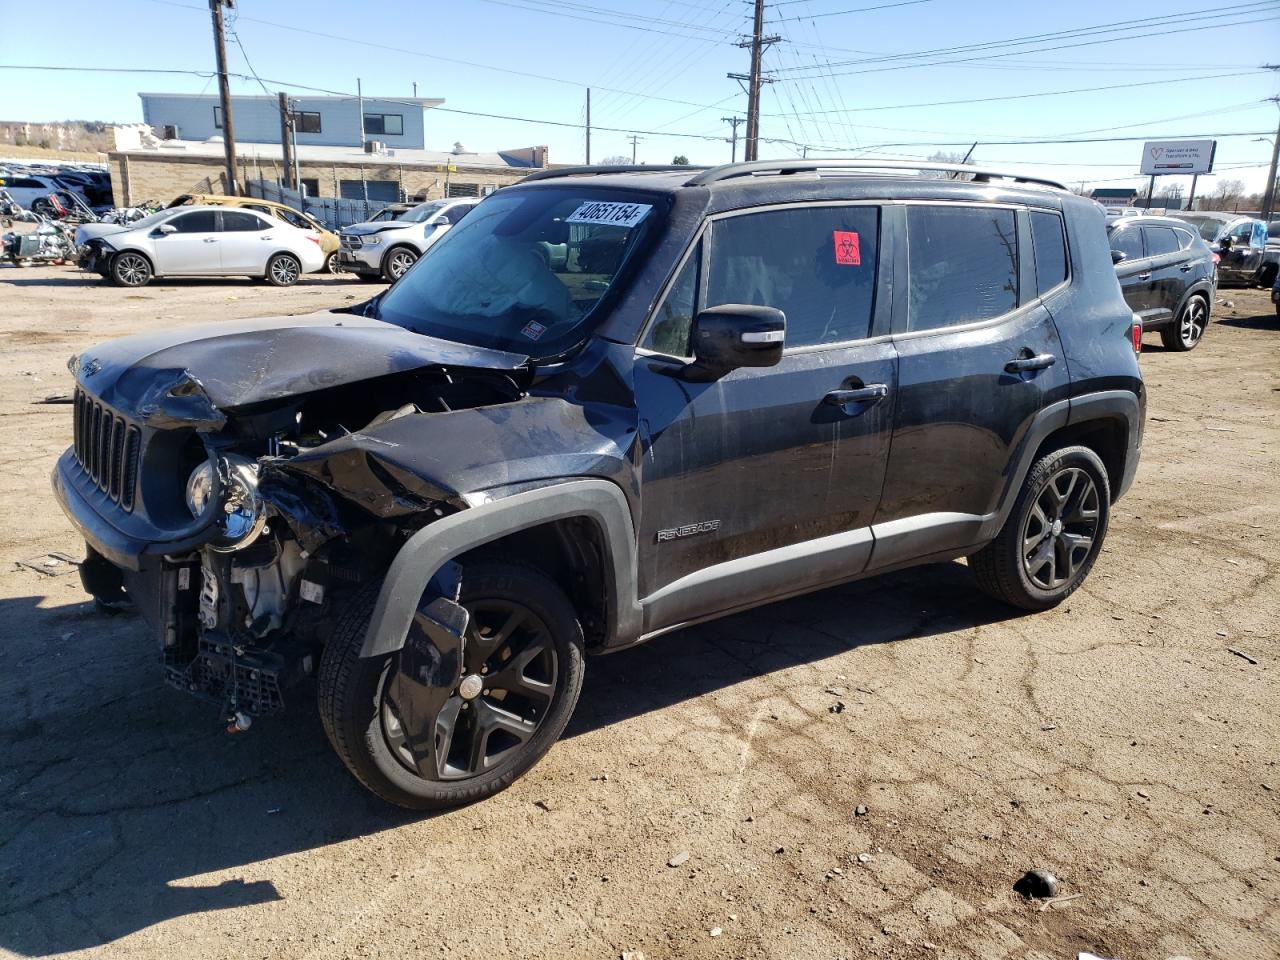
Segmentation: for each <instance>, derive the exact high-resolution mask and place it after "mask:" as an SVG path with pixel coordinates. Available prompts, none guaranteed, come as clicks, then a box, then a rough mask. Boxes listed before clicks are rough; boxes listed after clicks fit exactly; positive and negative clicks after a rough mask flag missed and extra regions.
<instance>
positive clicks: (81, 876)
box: [0, 266, 1280, 960]
mask: <svg viewBox="0 0 1280 960" xmlns="http://www.w3.org/2000/svg"><path fill="white" fill-rule="evenodd" d="M376 289H379V288H377V287H370V286H369V285H365V284H354V283H344V282H342V280H341V279H340V278H332V277H314V278H307V279H306V280H305V281H304V282H303V283H301V284H300V285H299V286H297V287H296V288H293V289H291V290H277V289H273V288H269V287H266V286H263V285H258V284H252V283H248V282H246V281H239V280H226V281H200V282H197V281H188V282H166V283H163V284H157V285H156V286H150V287H147V288H144V289H141V290H121V289H115V288H112V287H108V286H104V285H102V284H100V283H98V282H96V279H94V278H90V277H86V276H84V275H82V274H80V273H78V272H77V271H76V270H75V269H74V268H69V267H62V268H54V267H41V268H29V269H23V270H17V269H12V268H10V267H7V266H0V306H2V308H3V309H0V350H2V351H3V356H4V360H5V362H4V364H3V366H2V368H0V418H2V419H0V423H2V424H3V431H0V516H2V517H3V518H4V524H3V533H4V536H3V543H0V638H2V642H0V798H2V799H0V954H5V955H10V954H11V955H16V956H33V955H44V954H61V953H68V954H73V955H76V956H84V957H89V956H92V957H95V958H96V957H106V958H116V957H133V958H157V960H160V958H164V960H170V958H174V957H181V958H183V960H205V958H215V957H237V958H239V957H272V958H276V957H283V958H327V957H360V956H423V957H432V956H441V955H445V956H448V955H452V956H465V957H477V956H484V957H536V956H554V957H558V958H560V957H598V958H610V957H612V958H617V957H619V956H622V955H624V954H627V955H631V956H639V955H641V954H643V956H644V957H646V958H648V960H658V958H676V957H679V958H688V957H693V958H702V957H724V958H739V957H741V958H755V957H770V958H779V960H781V958H810V957H814V958H837V957H847V958H855V957H857V958H861V957H930V958H933V957H937V958H969V957H979V958H998V957H1016V958H1019V960H1022V958H1063V957H1068V958H1071V960H1074V958H1075V957H1076V955H1077V953H1078V952H1080V951H1088V952H1091V953H1095V954H1097V955H1099V956H1103V957H1110V958H1157V960H1164V958H1168V957H1172V956H1176V955H1185V956H1187V957H1195V958H1209V957H1213V958H1224V960H1225V958H1232V960H1235V958H1256V960H1262V958H1267V957H1275V956H1277V954H1278V948H1277V944H1280V909H1277V904H1278V901H1280V816H1278V814H1280V767H1278V766H1277V761H1278V760H1280V722H1278V721H1277V705H1280V687H1278V685H1277V680H1278V675H1277V673H1276V668H1277V658H1278V657H1280V643H1278V642H1277V637H1276V624H1277V621H1278V620H1280V591H1277V587H1276V579H1275V572H1276V565H1277V563H1280V547H1278V546H1277V536H1276V515H1277V508H1278V507H1280V464H1278V463H1277V460H1278V455H1280V443H1278V440H1280V416H1278V410H1280V403H1278V400H1280V394H1278V393H1277V389H1278V385H1277V378H1276V375H1277V371H1278V370H1280V324H1277V320H1276V316H1275V313H1274V308H1273V307H1272V306H1271V304H1270V303H1269V302H1268V300H1267V297H1266V295H1265V293H1263V292H1261V291H1224V296H1225V297H1226V298H1228V299H1230V300H1232V301H1233V302H1234V309H1231V308H1227V307H1225V306H1222V305H1219V306H1218V307H1217V308H1216V310H1215V320H1216V321H1217V322H1215V323H1214V324H1213V325H1212V326H1211V327H1210V328H1209V330H1208V332H1207V334H1206V336H1205V339H1204V341H1203V343H1202V344H1201V346H1200V347H1199V348H1197V349H1196V350H1195V351H1194V352H1193V353H1190V354H1176V353H1166V352H1164V351H1163V350H1162V349H1161V348H1160V347H1159V345H1158V338H1157V337H1155V336H1148V337H1147V350H1146V352H1145V353H1144V357H1143V367H1144V370H1145V372H1146V376H1147V378H1148V385H1149V388H1150V405H1149V410H1148V412H1149V415H1150V423H1149V424H1148V426H1147V433H1146V444H1145V449H1144V453H1143V460H1142V466H1141V468H1140V470H1139V472H1138V478H1137V482H1136V483H1135V486H1134V488H1133V490H1132V491H1131V492H1130V494H1129V495H1128V497H1126V499H1124V500H1123V501H1121V502H1120V504H1119V505H1118V508H1117V510H1116V512H1115V514H1114V517H1113V520H1112V525H1111V530H1110V535H1109V537H1108V539H1107V546H1106V549H1105V551H1104V553H1103V554H1102V556H1101V558H1100V559H1099V562H1098V564H1097V566H1096V568H1095V569H1094V572H1093V574H1092V576H1091V577H1090V579H1089V581H1088V582H1087V584H1086V585H1085V587H1084V588H1083V589H1082V590H1080V591H1079V592H1078V593H1077V594H1076V595H1075V596H1073V597H1072V598H1071V599H1070V601H1068V603H1066V604H1065V605H1064V606H1062V607H1060V608H1058V609H1057V610H1054V611H1051V612H1049V613H1044V614H1040V615H1034V616H1032V615H1026V614H1018V613H1014V612H1012V611H1010V610H1007V609H1004V608H1002V607H1000V606H997V605H995V604H994V603H992V602H989V601H988V600H986V599H984V598H983V597H982V596H980V595H979V594H977V593H976V591H975V590H974V588H973V585H972V581H971V578H970V575H969V573H968V571H967V570H966V568H965V566H964V565H963V564H962V563H951V564H941V565H935V566H930V567H926V568H923V569H918V570H912V571H907V572H902V573H896V574H892V575H889V576H885V577H881V578H879V579H876V580H872V581H868V582H863V583H858V584H853V585H850V586H846V587H841V588H838V589H833V590H828V591H825V592H823V593H818V594H814V595H811V596H808V597H802V598H799V599H795V600H790V601H787V602H785V603H778V604H774V605H772V606H769V607H765V608H762V609H759V610H756V611H753V612H751V613H747V614H744V615H741V616H736V617H731V618H729V619H726V620H722V621H719V622H716V623H712V624H708V625H706V626H702V627H698V628H696V629H691V630H686V631H683V632H681V633H678V634H674V635H669V636H667V637H664V638H662V639H659V640H657V641H655V642H653V643H651V644H649V645H648V646H645V647H641V648H638V649H635V650H632V651H628V652H624V653H620V654H617V655H615V656H612V657H608V658H603V659H596V660H593V661H591V662H590V663H589V664H588V672H587V682H586V687H585V689H584V691H583V695H582V701H581V704H580V706H579V708H578V713H577V716H576V717H575V719H574V720H573V722H572V724H571V726H570V729H569V732H568V733H567V734H566V736H565V738H564V740H563V741H562V742H561V743H559V744H558V745H557V746H556V747H555V748H554V749H553V750H552V752H551V754H550V755H549V756H548V757H547V758H546V759H545V760H544V761H543V762H542V763H541V764H539V765H538V766H537V767H535V768H534V770H533V771H532V772H531V773H530V774H529V775H528V776H526V777H525V778H524V779H523V780H521V781H519V782H518V783H517V784H516V785H515V786H514V787H513V788H512V789H510V790H509V791H507V792H506V793H504V794H501V795H500V796H498V797H496V798H494V799H492V800H489V801H487V802H485V803H483V804H480V805H478V806H473V807H470V808H467V809H462V810H457V811H454V812H451V813H447V814H443V815H439V816H433V817H424V816H412V815H407V814H404V813H401V812H398V811H395V810H392V809H389V808H387V807H385V806H383V805H382V804H381V803H379V802H378V801H377V800H375V799H373V798H372V797H370V796H368V795H366V794H365V793H364V791H363V790H361V789H360V788H359V787H357V785H356V784H355V783H354V781H353V780H351V778H350V777H348V776H347V774H346V772H345V771H344V770H343V768H342V767H341V765H340V764H339V762H338V760H337V758H336V757H335V756H334V755H333V754H332V752H331V751H330V749H329V746H328V744H327V742H326V741H325V739H324V736H323V734H322V732H321V729H320V724H319V721H318V718H317V716H316V713H315V709H314V706H313V703H312V699H311V695H310V694H309V693H308V694H307V698H306V699H302V700H300V701H299V702H297V703H296V704H295V709H294V710H293V711H292V712H291V713H290V714H289V715H288V716H287V717H285V718H279V719H273V720H265V721H261V722H259V723H256V724H255V725H254V728H253V730H252V731H251V732H250V733H248V734H245V735H241V736H227V735H226V734H224V733H223V732H222V726H221V724H220V723H219V722H218V715H217V711H216V710H215V709H213V708H211V707H209V706H207V705H204V704H201V703H197V702H194V701H191V700H189V699H188V698H186V697H184V696H182V695H181V694H179V693H177V692H174V691H171V690H169V689H167V688H166V687H165V686H164V685H163V684H162V682H161V679H160V670H159V667H158V665H157V663H156V657H155V654H154V651H153V650H152V649H151V647H150V645H149V643H148V641H147V640H146V638H145V637H144V635H143V631H142V628H141V625H140V623H139V621H138V620H137V619H135V618H134V617H132V616H117V617H107V616H104V615H102V614H100V613H97V612H95V610H94V607H93V606H92V604H90V603H86V601H85V596H84V594H83V593H82V592H81V590H80V587H79V584H78V581H77V577H76V576H75V575H74V573H73V572H71V573H68V571H70V570H71V569H72V568H71V566H70V565H68V564H58V565H55V566H54V567H50V568H45V569H46V570H47V572H45V573H42V572H37V571H35V570H32V569H30V568H27V567H24V566H21V565H20V564H19V561H21V560H24V559H28V558H33V557H41V556H44V555H47V554H50V553H55V552H62V553H65V554H67V555H69V556H72V557H79V556H82V544H81V543H80V542H79V541H78V540H77V538H76V536H75V535H74V533H73V532H72V528H71V527H70V525H69V524H68V522H67V521H66V520H65V519H64V517H63V515H62V513H61V511H60V510H59V509H58V507H57V505H56V504H55V502H54V500H53V497H52V495H51V493H50V490H49V480H48V477H49V473H50V470H51V469H52V466H53V463H54V460H55V458H56V456H57V455H58V453H59V452H60V451H61V450H62V449H63V448H64V447H65V446H66V445H67V444H68V442H69V440H70V428H71V410H70V407H68V406H65V405H44V404H40V403H38V401H40V400H41V399H42V398H44V397H46V396H47V395H50V394H57V393H66V392H68V391H69V390H70V388H71V385H72V384H71V378H70V375H69V374H68V373H67V372H66V369H65V365H64V364H65V361H66V359H67V357H68V355H70V354H71V353H72V352H74V351H76V350H78V349H82V348H84V347H87V346H89V345H92V344H93V343H95V342H97V341H100V340H103V339H108V338H112V337H116V336H120V335H124V334H128V333H133V332H138V331H143V330H152V329H156V328H158V327H165V326H170V325H185V324H193V323H197V322H205V321H213V320H223V319H231V318H238V317H249V316H258V315H269V314H273V313H277V314H278V313H289V312H292V313H300V312H306V311H309V310H312V309H315V308H317V307H323V306H329V305H337V304H341V303H344V302H350V301H351V300H352V299H354V298H357V297H359V298H363V297H365V296H367V295H368V294H369V293H371V292H373V291H375V290H376ZM37 565H39V564H37ZM837 702H839V703H842V704H844V709H843V710H842V711H838V712H836V711H833V710H832V709H831V707H832V706H833V705H834V704H835V703H837ZM1032 869H1044V870H1047V871H1049V872H1050V873H1052V874H1053V875H1054V876H1055V877H1056V878H1057V880H1058V886H1057V891H1056V897H1057V898H1056V899H1055V900H1054V901H1053V902H1051V903H1050V904H1049V906H1048V907H1047V909H1041V907H1042V906H1043V905H1044V902H1043V901H1026V900H1024V899H1023V898H1022V897H1021V896H1019V895H1018V894H1016V893H1014V892H1013V885H1014V884H1015V883H1017V882H1018V881H1019V879H1020V878H1022V877H1023V875H1024V874H1025V873H1027V871H1029V870H1032Z"/></svg>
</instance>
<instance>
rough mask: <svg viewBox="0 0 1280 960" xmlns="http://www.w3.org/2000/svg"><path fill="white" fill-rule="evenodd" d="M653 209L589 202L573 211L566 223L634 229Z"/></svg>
mask: <svg viewBox="0 0 1280 960" xmlns="http://www.w3.org/2000/svg"><path fill="white" fill-rule="evenodd" d="M652 209H653V205H652V204H648V203H609V202H607V201H604V200H588V201H587V202H586V203H584V204H582V206H580V207H578V209H577V210H575V211H573V213H571V214H570V215H569V217H568V218H567V219H566V220H565V223H603V224H607V225H608V226H611V227H634V226H635V225H636V224H637V223H639V222H640V221H641V220H643V219H644V218H645V217H646V216H647V215H648V213H649V211H650V210H652Z"/></svg>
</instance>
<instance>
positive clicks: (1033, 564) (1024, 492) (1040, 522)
mask: <svg viewBox="0 0 1280 960" xmlns="http://www.w3.org/2000/svg"><path fill="white" fill-rule="evenodd" d="M1086 479H1087V481H1088V483H1089V484H1091V490H1090V488H1089V487H1080V486H1079V484H1080V483H1081V481H1082V480H1086ZM1064 491H1065V493H1064ZM1091 493H1092V495H1090V494H1091ZM1055 508H1056V511H1057V513H1056V515H1055ZM1064 514H1066V515H1067V516H1065V517H1064ZM1073 514H1074V516H1075V519H1071V518H1070V517H1071V516H1072V515H1073ZM1090 514H1092V516H1090ZM1110 516H1111V484H1110V482H1109V481H1108V480H1107V471H1106V468H1105V467H1104V466H1103V465H1102V461H1101V460H1100V459H1098V455H1097V454H1096V453H1094V452H1093V451H1092V450H1090V449H1089V448H1088V447H1063V448H1062V449H1060V450H1054V451H1052V452H1051V453H1047V454H1045V455H1044V456H1042V457H1041V458H1040V459H1039V460H1037V461H1036V463H1035V464H1034V465H1033V466H1032V468H1031V470H1030V472H1029V473H1028V474H1027V478H1026V480H1024V481H1023V483H1022V489H1021V490H1020V491H1019V492H1018V498H1017V500H1016V501H1014V505H1013V510H1012V511H1011V512H1010V514H1009V517H1008V519H1006V520H1005V523H1004V526H1003V527H1002V528H1001V530H1000V533H999V534H997V535H996V538H995V539H994V540H993V541H991V543H989V544H987V545H986V546H985V547H983V548H982V549H981V550H979V551H978V552H977V553H975V554H973V555H972V556H971V557H969V567H970V569H971V570H973V575H974V577H975V579H976V580H977V581H978V587H979V588H980V589H981V590H982V591H983V592H984V593H986V594H988V595H989V596H991V597H993V598H995V599H996V600H999V601H1001V602H1003V603H1007V604H1009V605H1010V606H1013V607H1020V608H1021V609H1023V610H1048V609H1049V608H1050V607H1055V606H1057V605H1058V604H1059V603H1061V602H1062V601H1063V600H1065V599H1066V598H1067V597H1069V596H1071V594H1073V593H1074V592H1075V591H1076V589H1077V588H1078V587H1079V586H1080V584H1081V583H1083V582H1084V579H1085V577H1087V576H1088V575H1089V571H1090V570H1091V569H1093V564H1094V561H1095V560H1097V557H1098V552H1099V551H1100V550H1101V549H1102V543H1103V540H1104V539H1105V538H1106V535H1107V522H1108V520H1109V519H1110ZM1058 520H1065V523H1061V524H1059V523H1057V522H1055V521H1058ZM1086 536H1087V537H1088V539H1089V543H1088V549H1087V552H1086V553H1084V554H1083V555H1081V554H1080V550H1081V549H1083V545H1082V543H1081V540H1080V539H1079V538H1082V537H1086ZM1037 538H1038V539H1037ZM1033 540H1034V541H1035V542H1032V541H1033ZM1046 543H1048V544H1050V546H1049V547H1048V548H1047V550H1048V552H1047V553H1046V547H1045V544H1046ZM1064 550H1065V551H1066V552H1065V553H1064V552H1063V551H1064ZM1063 562H1065V563H1066V564H1067V571H1066V574H1067V575H1066V576H1065V577H1060V576H1059V571H1058V566H1059V564H1061V563H1063Z"/></svg>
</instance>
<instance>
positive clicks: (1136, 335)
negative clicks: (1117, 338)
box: [1129, 317, 1142, 353]
mask: <svg viewBox="0 0 1280 960" xmlns="http://www.w3.org/2000/svg"><path fill="white" fill-rule="evenodd" d="M1129 332H1130V334H1131V335H1132V336H1133V352H1134V353H1141V352H1142V321H1141V320H1139V319H1138V318H1137V317H1134V318H1133V323H1132V324H1131V325H1130V326H1129Z"/></svg>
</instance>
